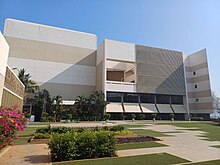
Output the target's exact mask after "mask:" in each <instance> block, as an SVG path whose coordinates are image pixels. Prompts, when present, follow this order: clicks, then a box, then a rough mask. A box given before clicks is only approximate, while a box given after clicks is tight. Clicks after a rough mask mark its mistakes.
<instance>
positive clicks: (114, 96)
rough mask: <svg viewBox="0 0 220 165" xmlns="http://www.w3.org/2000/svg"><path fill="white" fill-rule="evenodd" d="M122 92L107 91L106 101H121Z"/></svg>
mask: <svg viewBox="0 0 220 165" xmlns="http://www.w3.org/2000/svg"><path fill="white" fill-rule="evenodd" d="M121 97H122V93H119V92H107V101H109V102H121Z"/></svg>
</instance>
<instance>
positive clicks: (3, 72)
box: [0, 33, 25, 109]
mask: <svg viewBox="0 0 220 165" xmlns="http://www.w3.org/2000/svg"><path fill="white" fill-rule="evenodd" d="M8 53H9V46H8V44H7V42H6V40H5V38H4V37H3V35H2V33H0V63H1V65H0V106H3V107H11V106H13V105H17V106H18V108H19V109H22V107H23V97H24V90H25V87H24V85H23V83H22V82H21V81H20V80H19V78H18V77H17V75H16V74H15V73H14V72H13V71H12V69H11V68H10V67H9V66H8V65H7V60H8Z"/></svg>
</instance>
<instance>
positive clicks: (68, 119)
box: [66, 114, 73, 123]
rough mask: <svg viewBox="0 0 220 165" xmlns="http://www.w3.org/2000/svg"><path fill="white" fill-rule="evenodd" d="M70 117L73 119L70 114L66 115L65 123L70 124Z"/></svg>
mask: <svg viewBox="0 0 220 165" xmlns="http://www.w3.org/2000/svg"><path fill="white" fill-rule="evenodd" d="M72 117H73V115H72V114H67V115H66V119H67V122H68V123H70V122H71V120H72Z"/></svg>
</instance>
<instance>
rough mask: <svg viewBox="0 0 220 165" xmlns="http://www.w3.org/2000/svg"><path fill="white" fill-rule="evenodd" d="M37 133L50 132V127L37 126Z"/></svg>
mask: <svg viewBox="0 0 220 165" xmlns="http://www.w3.org/2000/svg"><path fill="white" fill-rule="evenodd" d="M35 132H36V133H49V132H50V127H42V128H37V129H36V131H35Z"/></svg>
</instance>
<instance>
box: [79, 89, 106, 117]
mask: <svg viewBox="0 0 220 165" xmlns="http://www.w3.org/2000/svg"><path fill="white" fill-rule="evenodd" d="M75 101H76V103H75V104H76V108H77V114H78V117H79V118H80V119H81V120H97V119H103V115H104V113H105V107H106V105H107V104H108V102H107V101H105V96H104V93H103V92H102V91H94V92H93V93H91V94H90V95H89V97H85V96H78V97H77V98H76V100H75Z"/></svg>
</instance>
